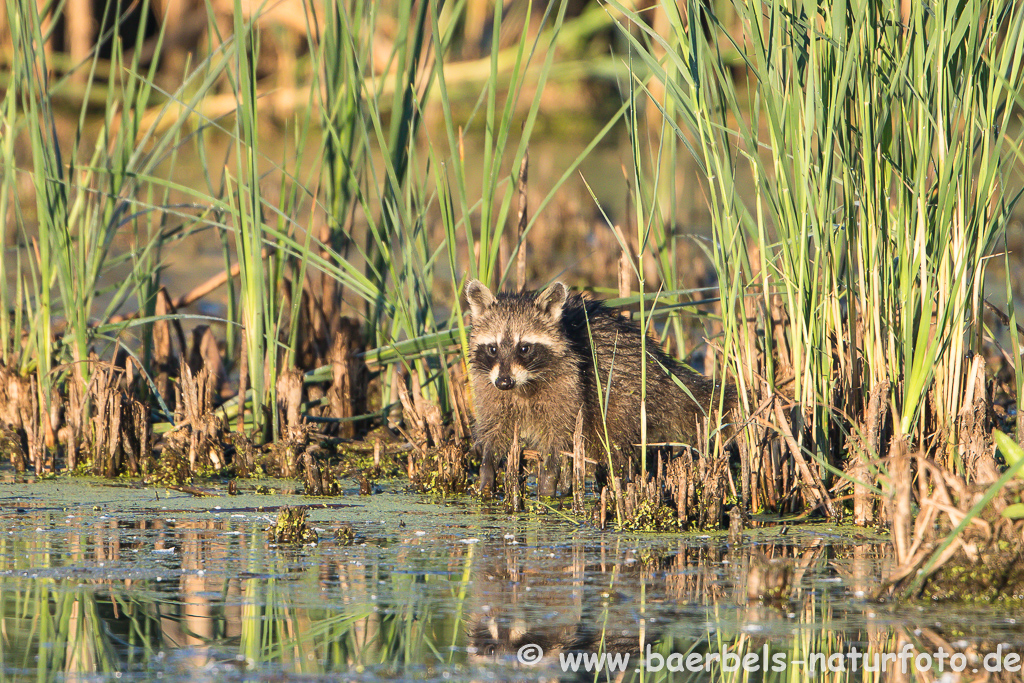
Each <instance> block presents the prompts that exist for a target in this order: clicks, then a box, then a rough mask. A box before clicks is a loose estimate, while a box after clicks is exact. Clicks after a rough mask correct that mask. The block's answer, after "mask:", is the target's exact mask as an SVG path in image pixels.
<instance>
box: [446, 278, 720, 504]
mask: <svg viewBox="0 0 1024 683" xmlns="http://www.w3.org/2000/svg"><path fill="white" fill-rule="evenodd" d="M466 299H467V300H468V302H469V308H470V313H471V315H472V321H473V332H472V337H471V339H470V366H471V367H470V375H471V381H472V383H473V395H474V403H475V408H476V421H475V424H474V428H473V438H474V442H475V446H476V448H477V450H478V452H479V453H480V455H481V458H482V462H481V466H480V485H481V490H489V489H491V488H493V485H494V472H495V468H496V466H498V465H500V461H501V460H502V459H503V458H504V457H505V455H506V454H507V453H508V451H509V448H510V446H511V445H512V438H513V432H514V430H515V425H516V423H517V422H518V424H519V436H520V443H521V444H522V445H523V447H524V448H533V449H535V450H537V451H539V452H540V453H541V457H542V458H543V461H542V462H543V466H542V468H541V472H540V476H539V478H538V489H539V491H538V492H539V493H540V495H542V496H551V495H555V493H556V489H557V486H558V478H559V471H560V463H561V460H562V456H561V455H560V454H561V453H562V452H563V451H571V450H572V435H573V432H574V431H575V427H576V416H577V414H578V413H579V412H580V410H581V409H582V411H583V434H584V447H585V450H586V455H587V459H588V460H590V461H593V462H597V463H598V465H597V478H598V481H599V482H603V481H604V480H605V478H606V476H607V463H608V457H607V454H608V452H609V451H606V450H605V442H606V441H607V442H608V448H609V449H610V452H611V456H612V466H613V467H614V468H615V470H616V475H617V476H621V474H623V472H625V471H626V465H627V464H628V463H629V462H630V461H632V460H635V459H636V457H637V452H638V451H637V448H636V444H639V443H640V438H641V436H640V397H641V377H642V374H641V366H640V363H641V341H642V338H643V337H642V335H643V332H642V331H641V329H640V326H639V325H638V324H637V323H635V322H633V321H631V320H627V319H626V318H624V317H623V316H621V315H619V314H618V313H617V312H616V311H613V310H612V309H609V308H608V307H607V306H605V305H604V303H603V302H601V301H595V300H589V299H584V298H583V297H582V296H580V295H579V294H576V293H570V292H569V290H568V288H567V287H566V286H565V285H564V284H562V283H561V282H556V283H555V284H553V285H551V286H550V287H548V288H547V289H545V290H544V291H543V292H540V293H535V292H523V293H508V292H499V293H498V294H497V296H495V295H494V294H492V293H491V291H490V290H489V289H488V288H487V287H486V286H484V285H483V284H481V283H480V282H478V281H477V280H470V281H469V282H468V283H467V285H466ZM646 350H647V441H648V443H657V442H665V441H676V440H678V439H680V438H684V437H686V436H691V435H693V434H695V433H696V432H697V429H698V425H699V424H700V420H701V419H702V418H703V417H704V416H706V415H710V414H712V412H713V411H714V410H716V409H717V408H718V407H719V403H720V399H723V400H724V405H725V409H726V410H727V411H731V410H732V408H733V406H734V403H735V391H734V389H733V388H732V387H731V386H726V385H722V384H721V383H716V382H715V381H713V380H712V379H710V378H708V377H704V376H703V375H700V374H698V373H696V372H694V371H692V370H690V369H688V368H686V367H684V366H683V365H681V364H680V363H678V362H677V361H675V360H674V359H672V358H671V357H669V356H668V355H667V354H666V353H664V352H663V351H662V350H661V347H660V346H658V344H657V343H656V342H654V341H653V340H651V339H648V341H647V344H646ZM595 365H596V368H595ZM599 383H600V397H601V399H603V400H604V401H606V403H607V408H606V410H605V409H603V408H602V405H601V400H600V399H599ZM680 385H683V386H685V390H684V389H683V388H682V387H681V386H680Z"/></svg>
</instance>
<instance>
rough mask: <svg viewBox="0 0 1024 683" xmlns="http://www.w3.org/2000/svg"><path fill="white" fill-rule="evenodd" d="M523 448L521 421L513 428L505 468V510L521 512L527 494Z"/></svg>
mask: <svg viewBox="0 0 1024 683" xmlns="http://www.w3.org/2000/svg"><path fill="white" fill-rule="evenodd" d="M522 456H523V448H522V445H521V444H520V443H519V421H518V420H516V424H515V426H514V427H513V428H512V446H511V448H509V452H508V464H507V465H506V466H505V510H506V511H508V512H521V511H522V510H523V503H524V501H525V499H526V493H525V492H524V490H523V486H524V484H525V477H524V476H523V460H522Z"/></svg>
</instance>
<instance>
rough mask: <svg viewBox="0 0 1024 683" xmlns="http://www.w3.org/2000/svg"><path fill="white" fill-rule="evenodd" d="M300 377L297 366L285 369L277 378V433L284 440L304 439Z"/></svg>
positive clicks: (297, 441) (301, 440) (300, 372)
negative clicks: (278, 422)
mask: <svg viewBox="0 0 1024 683" xmlns="http://www.w3.org/2000/svg"><path fill="white" fill-rule="evenodd" d="M302 378H303V372H302V371H301V370H299V369H297V368H290V369H288V370H285V371H284V372H282V373H281V374H280V376H279V377H278V378H277V386H276V388H277V392H276V393H277V417H278V420H280V425H279V429H278V434H280V436H281V438H283V439H284V440H286V441H291V442H295V443H301V442H303V441H305V436H306V434H305V425H304V423H303V421H302V389H303V387H302Z"/></svg>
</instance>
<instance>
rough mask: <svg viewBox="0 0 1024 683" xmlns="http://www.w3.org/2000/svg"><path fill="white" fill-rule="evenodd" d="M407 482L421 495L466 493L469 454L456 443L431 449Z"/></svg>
mask: <svg viewBox="0 0 1024 683" xmlns="http://www.w3.org/2000/svg"><path fill="white" fill-rule="evenodd" d="M378 443H379V442H378ZM376 452H378V451H377V450H375V453H376ZM409 482H410V485H411V486H412V488H413V489H415V490H417V491H421V492H423V493H436V494H440V495H443V496H448V495H453V494H460V493H466V492H467V491H469V489H470V481H469V452H468V451H467V449H466V448H465V446H464V445H463V444H462V443H457V442H456V443H452V442H449V443H446V444H444V445H442V446H438V447H436V448H431V449H430V450H429V451H428V452H427V453H426V454H425V455H424V456H421V457H420V458H419V460H418V462H417V465H416V471H415V474H414V476H413V477H411V478H410V480H409Z"/></svg>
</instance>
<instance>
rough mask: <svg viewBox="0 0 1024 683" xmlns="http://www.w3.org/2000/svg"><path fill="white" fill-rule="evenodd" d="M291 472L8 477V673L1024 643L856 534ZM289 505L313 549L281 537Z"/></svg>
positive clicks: (507, 665) (311, 672) (684, 663)
mask: <svg viewBox="0 0 1024 683" xmlns="http://www.w3.org/2000/svg"><path fill="white" fill-rule="evenodd" d="M264 485H265V484H264ZM288 486H289V485H288V484H286V483H282V485H281V488H279V489H278V490H276V491H275V495H274V496H273V497H269V496H265V495H257V494H256V493H255V492H253V491H249V492H245V491H243V492H242V494H241V495H237V496H227V495H219V496H218V497H206V498H196V497H193V496H190V495H187V494H184V493H179V492H176V491H166V490H164V489H154V488H142V487H136V486H129V485H117V484H111V483H109V482H102V481H98V480H97V481H91V482H90V481H88V480H81V479H74V480H68V479H58V480H48V481H42V482H37V483H25V484H8V485H5V487H4V491H3V497H2V498H0V505H2V508H0V518H2V529H3V532H4V533H3V534H2V535H0V603H2V622H0V628H2V639H0V647H2V650H3V655H2V662H3V670H2V674H0V679H2V680H10V681H28V680H37V681H45V680H57V679H61V680H89V681H104V680H115V679H116V680H154V679H156V678H157V677H159V678H160V679H161V680H165V681H191V680H196V678H197V676H198V677H199V679H201V680H243V679H244V680H268V679H269V680H311V679H322V678H329V679H344V680H378V679H382V678H384V679H389V680H423V679H432V680H446V681H447V680H455V681H469V680H509V679H514V680H552V679H560V680H594V679H595V674H594V673H585V672H584V670H585V668H586V660H582V659H574V657H576V656H577V655H579V654H586V655H595V656H596V655H599V654H601V653H607V654H609V655H613V656H614V655H619V656H620V658H621V657H622V656H624V655H626V654H628V655H629V656H630V660H629V663H628V664H622V665H617V664H615V660H606V662H605V666H604V669H603V670H602V671H601V673H600V675H599V676H598V678H599V679H600V680H640V674H639V673H638V672H637V668H638V667H639V665H640V657H639V656H640V653H641V652H644V651H647V652H649V653H650V654H651V655H652V656H651V658H650V659H649V661H648V668H649V669H651V670H647V671H645V672H644V677H645V680H793V678H792V677H793V676H794V672H793V671H792V670H789V671H787V669H790V668H792V667H796V666H801V665H800V664H797V662H798V661H803V662H808V664H807V665H804V666H809V662H811V660H812V658H814V657H817V658H818V659H817V660H815V663H816V664H817V665H818V666H819V667H820V666H833V667H834V666H838V665H841V664H844V663H845V665H846V666H847V668H852V664H851V660H850V659H849V656H850V655H851V654H852V653H853V652H854V651H856V652H864V651H869V652H873V653H876V654H877V653H896V652H901V651H904V650H905V651H906V652H907V653H908V654H907V658H908V660H909V662H910V671H909V674H908V675H907V676H902V675H900V674H899V673H898V672H897V673H896V674H893V673H892V671H893V669H894V668H898V666H899V663H898V660H895V659H894V661H892V662H890V663H889V668H888V671H889V673H881V672H879V673H866V672H864V671H863V670H861V669H863V664H862V662H861V661H860V660H858V662H857V663H858V664H860V666H859V667H858V669H859V670H857V671H856V672H853V671H847V672H836V673H831V674H829V680H932V679H931V676H932V674H930V673H924V674H920V673H918V674H915V672H914V670H913V667H914V661H915V660H914V659H910V658H911V657H917V658H923V657H924V656H925V655H927V656H928V657H929V660H930V662H931V664H932V672H933V673H937V672H938V668H937V667H938V660H937V656H938V654H939V652H940V650H939V649H940V648H944V651H945V652H946V653H947V656H948V655H949V654H950V653H962V655H963V657H964V659H963V662H965V663H966V664H967V668H966V673H968V674H971V669H972V668H978V669H979V674H978V676H981V675H982V674H983V673H985V672H984V671H983V664H982V658H983V657H984V655H985V654H986V653H988V652H989V651H995V650H996V647H997V646H998V645H999V644H1004V645H1003V649H1002V651H1001V652H1002V654H1003V655H1005V654H1006V653H1008V652H1017V653H1019V652H1022V651H1024V631H1022V629H1021V627H1020V625H1019V624H1018V619H1017V616H1016V613H1011V612H1009V611H1000V610H999V609H997V608H992V607H985V608H977V609H976V610H974V611H972V610H965V609H964V608H963V606H958V607H942V606H937V607H935V608H934V609H928V610H924V609H921V608H920V607H918V606H916V605H911V606H893V605H886V604H881V603H878V602H875V601H873V600H871V599H870V596H871V594H872V592H873V590H874V589H875V588H876V587H877V586H878V583H879V581H880V578H881V576H882V575H883V573H884V571H885V570H886V569H887V568H888V567H889V565H890V558H889V554H890V551H889V550H888V545H887V544H885V543H884V542H882V540H881V539H880V538H878V537H875V536H872V535H869V534H865V532H864V531H863V530H853V529H852V528H843V527H837V526H831V525H816V526H815V525H810V526H808V525H801V526H800V527H797V528H787V527H785V526H784V525H775V526H770V527H766V528H761V529H754V530H748V532H746V535H745V536H744V538H743V539H742V541H739V542H737V539H735V538H734V539H732V540H730V538H729V536H728V535H727V534H721V535H720V534H715V535H694V534H689V535H664V534H663V535H628V534H611V533H601V532H599V531H597V530H595V529H593V528H590V527H586V526H581V527H573V526H571V525H570V524H569V523H567V522H560V521H558V520H556V519H544V520H541V521H538V520H537V519H536V517H535V516H534V517H532V518H530V519H527V518H525V517H514V516H508V515H504V514H501V513H499V512H497V511H495V510H494V509H491V508H488V507H486V506H483V505H481V504H479V503H476V502H473V501H465V502H455V503H450V504H447V505H439V504H438V502H437V501H436V500H433V499H429V498H424V497H422V496H418V495H413V494H408V493H403V492H399V491H386V492H384V493H383V494H381V495H376V496H370V497H365V496H363V497H360V496H357V495H354V494H355V492H356V489H355V488H353V489H352V490H351V491H348V492H346V493H348V494H351V495H347V496H345V497H343V498H341V499H332V500H334V501H336V500H341V501H342V502H341V503H340V504H338V503H333V504H331V505H328V506H322V504H321V506H320V507H318V505H317V503H316V499H310V498H303V497H301V496H298V495H294V494H289V493H288V492H287V490H286V489H287V487H288ZM282 489H284V490H282ZM218 493H224V492H223V491H218ZM299 503H301V504H305V505H310V506H311V507H310V510H309V522H310V524H311V525H312V526H313V527H314V528H315V529H316V531H317V533H318V535H319V538H320V542H319V544H317V545H315V546H314V545H307V546H302V547H284V546H278V545H275V544H273V543H272V542H270V541H269V540H268V534H267V529H268V527H270V526H272V525H273V523H274V519H275V517H276V510H277V507H278V506H279V505H284V504H299ZM349 529H351V530H352V531H354V532H355V537H354V540H353V539H352V538H351V536H350V535H349V533H348V531H349ZM765 586H769V588H771V586H775V590H774V591H773V590H765V588H764V587H765ZM759 594H761V595H762V596H763V595H771V596H774V597H772V598H765V597H761V598H760V599H759V598H758V595H759ZM541 652H543V654H541ZM708 655H711V657H710V658H709V657H708ZM659 657H660V659H659ZM744 657H745V658H744ZM837 657H838V659H837ZM842 657H846V658H847V659H845V660H843V659H842ZM520 658H522V659H524V660H527V661H529V662H530V663H529V664H528V665H524V664H523V663H521V662H520V661H518V660H519V659H520ZM829 658H830V659H829ZM619 661H620V662H622V661H623V660H621V659H620V660H619ZM867 661H868V663H869V664H870V663H871V660H870V658H869V659H868V660H867ZM879 661H881V660H879ZM573 662H575V663H576V666H577V668H578V671H577V672H575V673H574V672H573V671H572V664H573ZM762 663H767V664H768V668H769V671H768V672H763V671H762V670H761V669H760V668H757V669H755V668H754V667H761V666H762ZM922 663H924V662H923V659H922ZM957 663H960V660H953V664H957ZM990 663H991V662H990ZM659 664H660V670H656V671H655V670H653V669H658V667H659ZM1008 664H1009V665H1010V666H1012V663H1010V662H1008ZM617 666H623V667H624V669H625V671H616V670H615V667H617ZM694 666H697V667H700V670H699V671H693V670H692V669H693V668H694ZM737 666H738V670H737ZM744 666H745V667H746V668H747V669H748V672H746V673H745V672H744V671H743V668H744ZM945 666H946V670H947V671H948V670H949V667H950V660H948V659H947V660H945ZM671 668H674V669H676V671H674V672H673V671H670V669H671ZM682 668H687V669H688V670H687V671H682V670H681V669H682ZM773 668H774V669H776V670H774V671H773V670H771V669H773ZM566 669H568V670H566ZM819 675H820V674H819ZM990 675H991V674H990ZM972 676H973V674H972ZM1017 676H1019V674H1010V673H1007V672H1003V673H1001V674H996V675H995V680H1017ZM816 677H817V675H816ZM1001 677H1002V678H1001ZM796 678H797V679H803V678H804V676H803V675H798V676H797V677H796ZM970 679H971V677H970V676H969V677H968V679H967V680H970ZM989 680H992V679H991V678H990V679H989Z"/></svg>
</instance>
